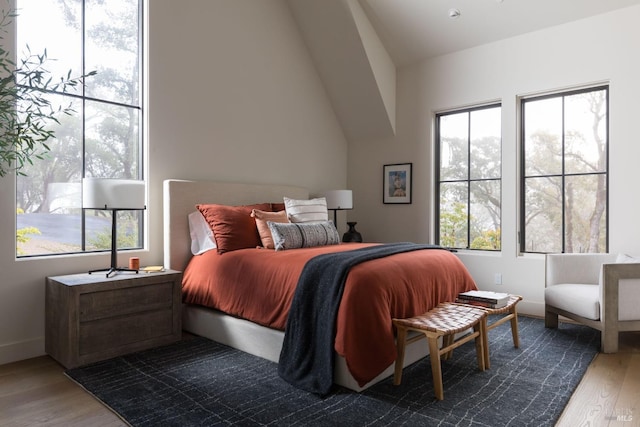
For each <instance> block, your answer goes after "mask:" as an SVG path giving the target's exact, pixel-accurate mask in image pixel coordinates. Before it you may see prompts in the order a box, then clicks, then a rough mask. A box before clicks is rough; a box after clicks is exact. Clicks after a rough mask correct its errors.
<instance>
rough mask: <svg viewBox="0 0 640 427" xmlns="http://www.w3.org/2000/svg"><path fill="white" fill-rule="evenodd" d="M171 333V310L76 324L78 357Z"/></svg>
mask: <svg viewBox="0 0 640 427" xmlns="http://www.w3.org/2000/svg"><path fill="white" fill-rule="evenodd" d="M172 332H173V315H172V310H171V308H167V309H165V310H161V311H154V312H147V313H140V314H134V315H129V316H123V317H119V318H117V319H104V320H96V321H93V322H83V323H80V336H79V354H80V356H85V355H88V354H91V353H99V352H104V351H112V350H116V349H117V348H118V347H122V346H126V345H129V344H132V343H137V342H140V341H145V340H151V339H154V338H160V337H163V336H171V334H172Z"/></svg>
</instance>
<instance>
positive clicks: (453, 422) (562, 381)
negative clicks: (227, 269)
mask: <svg viewBox="0 0 640 427" xmlns="http://www.w3.org/2000/svg"><path fill="white" fill-rule="evenodd" d="M508 325H509V324H508V323H506V324H503V325H501V326H499V327H497V328H495V329H493V330H492V331H490V333H489V334H490V335H489V340H490V349H491V369H490V370H487V371H484V372H481V371H479V370H478V369H477V362H476V355H475V347H474V345H473V343H472V342H471V343H467V344H465V345H463V346H461V347H460V348H458V349H456V350H455V351H454V355H453V358H451V359H450V360H448V361H444V362H443V363H442V367H443V382H444V400H443V401H436V400H435V398H434V394H433V383H432V381H431V367H430V364H429V359H428V358H425V359H423V360H421V361H419V362H418V363H415V364H414V365H412V366H410V367H408V368H405V370H404V373H403V379H402V384H401V385H399V386H394V385H393V384H392V378H388V379H386V380H384V381H382V382H381V383H379V384H377V385H375V386H373V387H372V388H370V389H368V390H366V391H364V392H362V393H356V392H352V391H350V390H347V389H343V388H340V387H337V388H336V390H335V391H334V392H333V393H332V394H330V395H329V396H327V397H325V398H321V397H318V396H316V395H313V394H309V393H305V392H302V391H300V390H297V389H295V388H293V387H292V386H290V385H289V384H288V383H286V382H285V381H284V380H282V379H281V378H280V377H279V376H278V374H277V366H276V364H275V363H272V362H269V361H267V360H264V359H261V358H258V357H255V356H251V355H249V354H246V353H243V352H240V351H238V350H235V349H232V348H229V347H226V346H223V345H221V344H218V343H215V342H213V341H209V340H207V339H204V338H199V337H197V338H193V339H188V340H184V341H181V342H180V343H177V344H174V345H170V346H166V347H161V348H157V349H154V350H148V351H144V352H140V353H136V354H131V355H128V356H123V357H118V358H115V359H112V360H108V361H105V362H99V363H96V364H93V365H89V366H86V367H82V368H76V369H73V370H70V371H67V373H66V374H67V375H68V376H69V377H70V378H72V379H73V380H75V381H76V382H77V383H79V384H80V385H81V386H82V387H84V388H85V389H86V390H88V391H89V392H90V393H92V394H93V395H95V396H96V397H97V398H98V399H100V400H101V401H102V402H104V403H105V404H106V405H107V406H109V407H110V408H112V409H113V410H114V411H115V412H116V413H117V414H119V415H120V417H122V418H123V419H124V420H126V421H127V422H128V423H130V424H131V425H132V426H191V425H193V426H218V425H220V426H222V425H239V426H294V425H299V426H398V425H406V426H435V425H439V426H536V427H538V426H552V425H553V424H554V423H555V421H556V420H557V418H558V417H559V416H560V414H561V412H562V410H563V408H564V406H565V405H566V403H567V402H568V400H569V398H570V396H571V394H572V393H573V390H574V389H575V387H576V386H577V385H578V383H579V381H580V379H581V378H582V376H583V375H584V372H585V370H586V369H587V367H588V365H589V363H590V362H591V361H592V359H593V358H594V356H595V355H596V353H597V350H598V347H599V342H600V338H599V335H598V334H597V332H596V331H594V330H591V329H589V328H586V327H583V326H578V325H567V324H561V326H560V328H559V329H555V330H554V329H545V328H544V323H543V321H542V320H540V319H532V318H528V317H523V316H521V317H520V341H521V343H520V348H519V349H515V348H513V343H512V341H511V330H510V328H509V326H508Z"/></svg>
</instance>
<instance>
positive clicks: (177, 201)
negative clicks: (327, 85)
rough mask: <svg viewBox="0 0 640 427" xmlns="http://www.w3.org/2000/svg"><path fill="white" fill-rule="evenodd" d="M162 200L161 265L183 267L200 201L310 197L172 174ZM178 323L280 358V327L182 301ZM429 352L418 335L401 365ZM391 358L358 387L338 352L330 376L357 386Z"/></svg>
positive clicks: (287, 189)
mask: <svg viewBox="0 0 640 427" xmlns="http://www.w3.org/2000/svg"><path fill="white" fill-rule="evenodd" d="M163 184H164V185H163V196H164V198H163V205H164V266H165V267H167V268H171V269H174V270H178V271H184V268H185V267H186V265H187V263H188V262H189V259H191V256H192V255H191V250H190V248H191V238H190V236H189V222H188V215H189V214H190V213H191V212H193V211H194V210H195V209H196V208H195V205H196V204H198V203H217V204H224V205H246V204H253V203H262V202H277V201H280V200H282V198H283V197H284V196H287V197H289V198H293V199H306V198H308V197H309V192H308V190H307V189H305V188H302V187H296V186H288V185H264V184H241V183H225V182H214V181H186V180H176V179H170V180H166V181H164V183H163ZM182 313H183V315H182V327H183V329H184V330H185V331H188V332H191V333H193V334H196V335H200V336H204V337H207V338H210V339H212V340H214V341H217V342H220V343H223V344H226V345H228V346H231V347H234V348H237V349H239V350H242V351H244V352H247V353H250V354H253V355H256V356H259V357H262V358H265V359H268V360H271V361H274V362H278V359H279V357H280V350H281V348H282V341H283V337H284V332H283V331H279V330H276V329H271V328H267V327H264V326H261V325H258V324H256V323H253V322H250V321H248V320H244V319H239V318H236V317H233V316H229V315H226V314H224V313H222V312H220V311H217V310H212V309H208V308H204V307H200V306H195V305H189V304H184V305H183V311H182ZM428 353H429V350H428V347H427V345H426V340H420V341H418V342H416V343H414V344H412V345H410V346H408V347H407V349H406V350H405V365H409V364H411V363H413V362H415V361H416V360H418V359H420V358H422V357H424V356H425V355H427V354H428ZM393 367H394V366H393V364H391V365H390V366H389V367H388V368H387V369H386V370H385V371H384V372H382V373H381V374H380V375H378V376H377V377H376V378H374V379H373V380H372V381H370V382H369V383H367V384H366V385H365V386H364V387H360V386H359V385H358V383H357V382H356V380H355V379H354V378H353V377H352V376H351V373H350V372H349V370H348V369H347V364H346V361H345V359H344V358H343V357H341V356H338V355H336V363H335V373H334V382H335V383H336V384H339V385H342V386H344V387H347V388H349V389H351V390H355V391H361V390H364V389H366V388H368V387H370V386H372V385H373V384H375V383H377V382H379V381H381V380H383V379H384V378H387V377H389V376H390V375H392V374H393Z"/></svg>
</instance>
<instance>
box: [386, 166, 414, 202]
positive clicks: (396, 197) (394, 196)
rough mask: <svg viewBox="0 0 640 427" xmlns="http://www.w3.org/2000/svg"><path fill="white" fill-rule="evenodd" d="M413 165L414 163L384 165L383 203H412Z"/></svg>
mask: <svg viewBox="0 0 640 427" xmlns="http://www.w3.org/2000/svg"><path fill="white" fill-rule="evenodd" d="M411 166H412V163H398V164H395V165H384V169H383V175H384V184H383V187H382V188H383V190H382V191H383V195H382V202H383V203H385V204H387V203H411Z"/></svg>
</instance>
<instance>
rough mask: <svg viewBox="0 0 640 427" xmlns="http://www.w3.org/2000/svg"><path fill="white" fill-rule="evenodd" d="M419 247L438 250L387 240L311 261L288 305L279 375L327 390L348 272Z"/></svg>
mask: <svg viewBox="0 0 640 427" xmlns="http://www.w3.org/2000/svg"><path fill="white" fill-rule="evenodd" d="M421 249H442V248H441V247H440V246H434V245H419V244H415V243H390V244H384V245H378V246H370V247H366V248H360V249H355V250H352V251H346V252H336V253H330V254H323V255H318V256H316V257H314V258H312V259H310V260H309V261H308V262H307V263H306V264H305V266H304V268H303V269H302V273H301V274H300V278H299V279H298V285H297V287H296V291H295V294H294V296H293V301H292V303H291V309H290V311H289V315H288V318H287V325H286V329H285V335H284V342H283V344H282V351H281V353H280V361H279V364H278V374H279V375H280V376H281V377H282V378H283V379H284V380H286V381H287V382H289V383H290V384H292V385H294V386H296V387H297V388H300V389H302V390H306V391H310V392H312V393H317V394H320V395H326V394H328V393H329V392H330V391H331V387H332V386H333V365H334V341H335V334H336V331H335V324H336V318H337V315H338V307H339V306H340V300H341V299H342V293H343V290H344V284H345V281H346V279H347V275H348V273H349V270H350V269H351V267H353V266H354V265H356V264H359V263H361V262H365V261H369V260H373V259H376V258H382V257H385V256H388V255H394V254H398V253H401V252H410V251H416V250H421Z"/></svg>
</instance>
